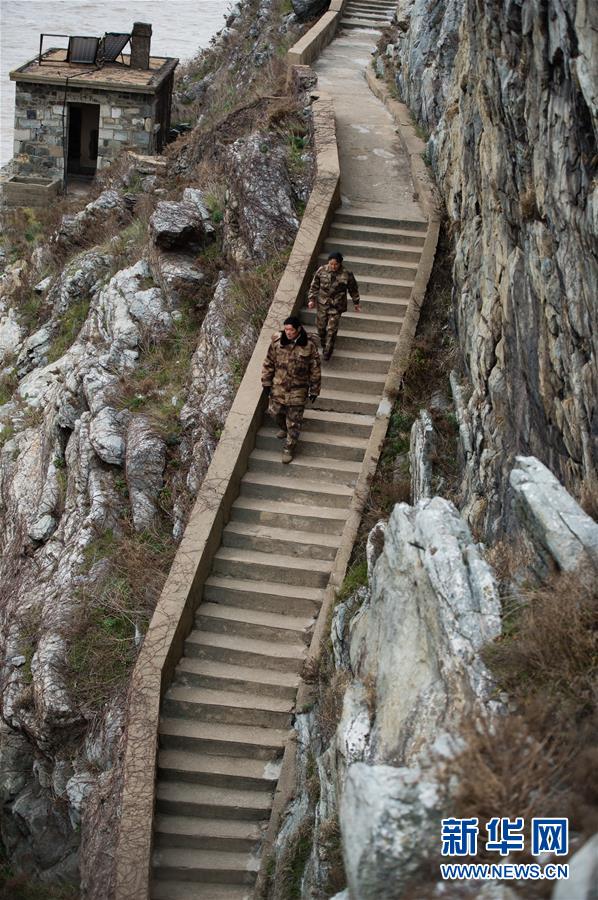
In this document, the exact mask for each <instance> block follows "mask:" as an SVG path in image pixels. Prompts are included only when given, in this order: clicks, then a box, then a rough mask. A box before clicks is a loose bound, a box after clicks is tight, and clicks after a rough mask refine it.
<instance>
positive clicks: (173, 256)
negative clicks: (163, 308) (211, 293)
mask: <svg viewBox="0 0 598 900" xmlns="http://www.w3.org/2000/svg"><path fill="white" fill-rule="evenodd" d="M153 268H154V272H155V273H156V278H157V280H158V281H159V283H160V285H161V286H162V289H163V290H164V292H165V294H167V296H168V297H169V298H170V300H171V302H172V304H173V305H178V304H179V303H180V302H181V301H182V300H183V299H187V300H188V299H190V298H191V297H193V296H195V295H196V291H197V289H198V288H199V287H200V286H201V285H202V284H204V283H205V281H206V275H205V273H204V271H203V270H202V268H201V267H200V266H199V265H198V263H197V255H196V254H194V253H183V252H178V253H177V252H174V251H167V252H160V251H158V252H157V253H156V254H155V258H154V260H153Z"/></svg>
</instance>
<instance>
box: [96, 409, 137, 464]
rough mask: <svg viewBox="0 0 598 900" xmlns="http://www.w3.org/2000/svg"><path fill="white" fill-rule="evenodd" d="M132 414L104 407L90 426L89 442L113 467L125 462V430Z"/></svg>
mask: <svg viewBox="0 0 598 900" xmlns="http://www.w3.org/2000/svg"><path fill="white" fill-rule="evenodd" d="M129 416H130V414H129V413H128V412H118V411H117V410H115V409H113V408H111V407H110V406H105V407H103V408H102V409H101V410H100V411H99V412H98V414H97V415H95V416H93V418H92V420H91V422H90V425H89V440H90V442H91V446H92V447H93V449H94V450H95V452H96V453H97V455H98V456H99V457H100V459H101V460H102V461H103V462H105V463H108V464H109V465H112V466H122V465H123V463H124V460H125V428H126V425H127V422H128V419H129Z"/></svg>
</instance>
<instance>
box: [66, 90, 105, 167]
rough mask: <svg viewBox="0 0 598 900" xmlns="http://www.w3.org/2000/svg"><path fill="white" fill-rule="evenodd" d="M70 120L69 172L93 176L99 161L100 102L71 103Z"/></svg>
mask: <svg viewBox="0 0 598 900" xmlns="http://www.w3.org/2000/svg"><path fill="white" fill-rule="evenodd" d="M68 122H69V135H68V157H67V173H68V174H69V175H88V176H93V175H95V173H96V167H97V163H98V133H99V128H100V106H99V104H98V103H69V118H68Z"/></svg>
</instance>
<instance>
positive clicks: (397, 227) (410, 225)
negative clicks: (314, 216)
mask: <svg viewBox="0 0 598 900" xmlns="http://www.w3.org/2000/svg"><path fill="white" fill-rule="evenodd" d="M341 222H342V223H345V224H349V225H363V226H368V227H370V228H375V229H378V228H384V229H392V230H393V231H398V232H403V231H407V232H425V231H427V229H428V223H427V221H426V220H425V219H419V220H418V219H389V218H388V217H387V216H376V215H372V214H371V213H369V212H364V211H362V210H361V211H360V210H357V209H355V210H348V209H338V210H337V211H336V212H335V214H334V224H335V225H336V224H338V223H341Z"/></svg>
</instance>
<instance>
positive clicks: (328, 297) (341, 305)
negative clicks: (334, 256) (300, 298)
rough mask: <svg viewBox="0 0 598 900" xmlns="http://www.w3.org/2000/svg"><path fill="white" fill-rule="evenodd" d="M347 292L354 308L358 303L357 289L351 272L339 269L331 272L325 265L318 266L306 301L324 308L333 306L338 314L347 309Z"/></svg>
mask: <svg viewBox="0 0 598 900" xmlns="http://www.w3.org/2000/svg"><path fill="white" fill-rule="evenodd" d="M347 291H348V292H349V294H351V299H352V300H353V303H354V304H355V306H357V304H358V303H359V288H358V287H357V282H356V281H355V276H354V275H353V272H349V271H347V269H343V267H342V266H341V268H340V269H339V270H338V272H333V271H332V270H331V269H329V268H328V266H327V265H324V266H320V268H319V269H318V270H317V271H316V274H315V275H314V277H313V279H312V282H311V287H310V289H309V297H308V299H309V300H310V301H311V300H314V301H316V302H318V303H323V304H324V305H325V306H333V307H334V308H335V309H338V311H339V312H345V310H346V309H347Z"/></svg>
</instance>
